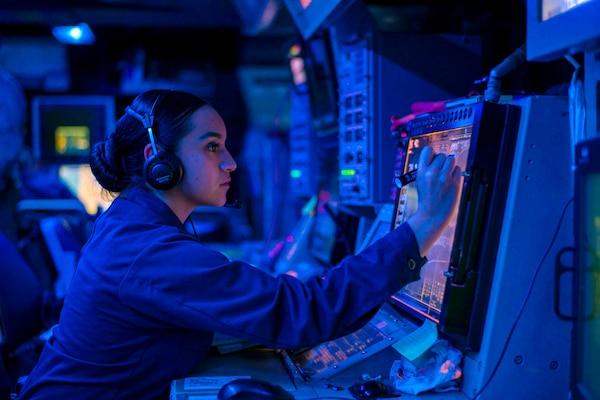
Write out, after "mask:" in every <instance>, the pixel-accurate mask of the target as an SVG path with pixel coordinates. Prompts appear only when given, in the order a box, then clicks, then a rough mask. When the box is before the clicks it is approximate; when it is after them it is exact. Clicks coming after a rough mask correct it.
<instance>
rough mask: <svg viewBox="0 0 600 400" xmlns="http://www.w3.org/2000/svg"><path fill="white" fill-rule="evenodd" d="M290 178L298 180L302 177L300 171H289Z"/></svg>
mask: <svg viewBox="0 0 600 400" xmlns="http://www.w3.org/2000/svg"><path fill="white" fill-rule="evenodd" d="M290 176H291V177H292V178H300V177H301V176H302V171H300V170H299V169H293V170H291V171H290Z"/></svg>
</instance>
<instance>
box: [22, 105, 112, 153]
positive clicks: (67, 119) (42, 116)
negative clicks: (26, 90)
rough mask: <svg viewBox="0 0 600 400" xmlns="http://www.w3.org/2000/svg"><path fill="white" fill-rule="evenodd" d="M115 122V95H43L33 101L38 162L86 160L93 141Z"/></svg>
mask: <svg viewBox="0 0 600 400" xmlns="http://www.w3.org/2000/svg"><path fill="white" fill-rule="evenodd" d="M114 125H115V99H114V97H112V96H106V95H51V96H50V95H47V96H46V95H44V96H36V97H33V98H32V100H31V138H32V143H31V145H32V150H33V155H34V157H35V159H36V160H38V161H43V162H46V163H54V164H83V163H87V162H88V155H89V151H90V149H91V147H92V146H93V144H94V143H96V142H97V141H99V140H102V139H103V138H104V136H105V135H106V134H107V133H108V132H109V131H110V130H112V129H114Z"/></svg>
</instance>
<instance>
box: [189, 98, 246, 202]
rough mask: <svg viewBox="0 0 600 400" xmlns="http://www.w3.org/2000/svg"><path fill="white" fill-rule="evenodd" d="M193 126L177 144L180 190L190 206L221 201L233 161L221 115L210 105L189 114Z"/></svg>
mask: <svg viewBox="0 0 600 400" xmlns="http://www.w3.org/2000/svg"><path fill="white" fill-rule="evenodd" d="M192 121H193V123H194V125H195V128H194V129H193V130H192V131H191V132H190V133H188V134H187V135H186V136H185V137H184V138H183V139H182V140H181V143H180V148H179V152H178V156H179V158H180V159H181V162H182V163H183V171H184V172H183V180H182V182H181V191H182V194H183V196H184V197H185V199H186V200H188V201H189V203H190V204H191V205H194V206H196V207H197V206H216V207H220V206H222V205H224V204H225V202H226V200H227V198H226V194H227V190H229V182H230V181H231V177H230V173H231V172H232V171H234V170H235V169H236V168H237V164H236V162H235V160H234V159H233V157H232V156H231V154H230V153H229V151H228V150H227V148H226V147H225V140H226V139H227V130H226V128H225V123H224V122H223V119H222V118H221V116H220V115H219V114H218V113H217V111H215V109H214V108H212V107H211V106H208V105H207V106H203V107H201V108H199V109H198V110H196V111H195V112H194V114H193V115H192Z"/></svg>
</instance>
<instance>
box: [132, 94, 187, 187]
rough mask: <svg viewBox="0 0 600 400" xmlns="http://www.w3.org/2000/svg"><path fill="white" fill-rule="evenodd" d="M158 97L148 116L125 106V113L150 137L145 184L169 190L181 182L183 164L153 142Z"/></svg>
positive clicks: (145, 166) (145, 168)
mask: <svg viewBox="0 0 600 400" xmlns="http://www.w3.org/2000/svg"><path fill="white" fill-rule="evenodd" d="M160 97H161V96H158V97H157V98H156V100H155V101H154V104H152V108H151V109H150V113H149V114H144V116H142V115H140V114H139V113H138V112H136V111H135V110H134V109H132V108H131V107H129V106H127V108H126V109H125V112H127V114H128V115H130V116H131V117H133V118H135V119H137V120H138V121H140V122H141V123H142V125H144V128H146V129H147V130H148V136H150V143H151V144H152V155H151V156H150V157H148V159H147V160H146V162H145V163H144V178H145V179H146V182H148V184H149V185H150V186H152V187H153V188H154V189H157V190H170V189H173V188H174V187H175V186H176V185H177V184H178V183H179V182H180V181H181V178H182V177H183V164H182V163H181V160H179V158H178V157H177V156H176V155H174V154H171V153H168V152H166V151H164V150H159V149H158V148H157V146H156V142H155V141H154V133H153V132H152V126H153V124H154V106H155V105H156V103H157V101H158V99H159V98H160Z"/></svg>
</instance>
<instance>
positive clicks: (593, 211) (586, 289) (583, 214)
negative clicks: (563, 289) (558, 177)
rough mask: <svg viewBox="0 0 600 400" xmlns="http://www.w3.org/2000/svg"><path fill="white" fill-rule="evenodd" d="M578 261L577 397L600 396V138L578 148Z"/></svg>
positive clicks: (574, 351) (578, 399)
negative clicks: (599, 371) (599, 378)
mask: <svg viewBox="0 0 600 400" xmlns="http://www.w3.org/2000/svg"><path fill="white" fill-rule="evenodd" d="M575 154H576V156H575V158H576V169H575V215H574V217H575V221H574V226H575V232H576V238H575V239H576V249H577V255H576V258H575V260H576V262H575V275H576V279H575V280H574V286H573V293H574V307H573V311H574V315H575V324H574V329H573V345H572V367H573V368H572V370H573V376H572V383H571V385H572V389H573V390H572V393H573V399H574V400H592V399H598V398H600V381H599V380H598V379H597V377H596V376H597V371H598V370H599V368H600V139H599V138H591V139H587V140H585V141H582V142H580V143H578V144H577V146H576V150H575Z"/></svg>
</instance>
